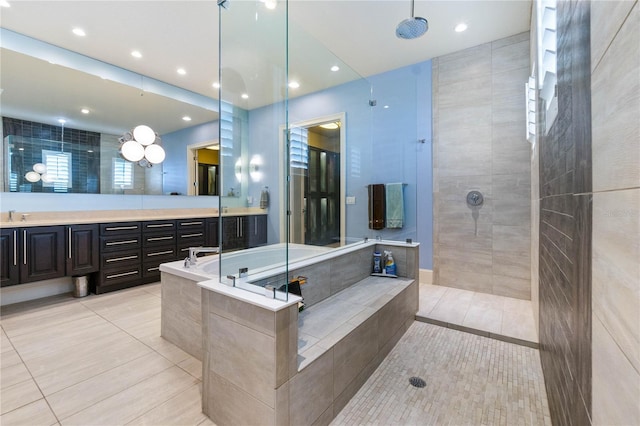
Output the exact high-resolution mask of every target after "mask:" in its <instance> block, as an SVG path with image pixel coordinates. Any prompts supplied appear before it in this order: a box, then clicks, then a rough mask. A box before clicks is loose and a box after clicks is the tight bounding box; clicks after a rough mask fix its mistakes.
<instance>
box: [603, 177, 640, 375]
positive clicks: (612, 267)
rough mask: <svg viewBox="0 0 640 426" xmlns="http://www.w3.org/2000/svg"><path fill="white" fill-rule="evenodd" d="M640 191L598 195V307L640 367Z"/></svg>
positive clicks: (604, 319) (618, 341) (607, 326)
mask: <svg viewBox="0 0 640 426" xmlns="http://www.w3.org/2000/svg"><path fill="white" fill-rule="evenodd" d="M639 206H640V189H631V190H627V191H612V192H603V193H597V194H594V195H593V228H592V229H593V231H592V232H593V255H592V256H593V258H592V262H593V272H592V273H593V278H592V280H593V303H592V304H593V311H594V314H595V315H597V316H598V317H599V318H600V321H602V323H603V324H604V326H605V327H606V329H607V330H608V332H609V334H611V336H612V338H613V340H615V342H616V344H617V345H618V346H619V347H620V348H621V349H622V351H623V352H624V353H625V354H626V356H627V358H629V360H630V362H631V363H632V365H633V366H634V368H635V369H636V370H638V371H640V350H639V349H638V348H640V263H639V262H638V259H640V240H639V239H638V236H639V235H640V208H639Z"/></svg>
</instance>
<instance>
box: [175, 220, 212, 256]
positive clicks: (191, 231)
mask: <svg viewBox="0 0 640 426" xmlns="http://www.w3.org/2000/svg"><path fill="white" fill-rule="evenodd" d="M205 221H206V219H205V218H197V219H178V220H177V221H176V224H177V249H178V259H184V258H185V257H187V256H189V247H202V246H204V245H205V243H206V238H205Z"/></svg>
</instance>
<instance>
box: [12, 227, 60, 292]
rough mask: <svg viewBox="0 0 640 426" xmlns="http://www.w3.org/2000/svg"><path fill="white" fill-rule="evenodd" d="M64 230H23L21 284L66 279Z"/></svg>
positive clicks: (49, 228)
mask: <svg viewBox="0 0 640 426" xmlns="http://www.w3.org/2000/svg"><path fill="white" fill-rule="evenodd" d="M64 228H65V227H64V226H37V227H33V228H21V230H20V231H21V233H22V235H21V237H22V241H21V244H20V245H21V246H22V247H21V248H20V282H21V283H30V282H34V281H42V280H48V279H52V278H60V277H64V274H65V261H64V259H65V248H64V243H65V239H64Z"/></svg>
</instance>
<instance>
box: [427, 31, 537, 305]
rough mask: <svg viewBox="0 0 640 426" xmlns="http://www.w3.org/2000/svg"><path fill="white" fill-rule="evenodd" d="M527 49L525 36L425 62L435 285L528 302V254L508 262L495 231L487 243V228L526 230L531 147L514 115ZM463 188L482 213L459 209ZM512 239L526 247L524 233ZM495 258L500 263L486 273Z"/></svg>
mask: <svg viewBox="0 0 640 426" xmlns="http://www.w3.org/2000/svg"><path fill="white" fill-rule="evenodd" d="M529 50H530V49H529V34H528V33H526V32H525V33H522V34H517V35H515V36H511V37H507V38H505V39H502V40H497V41H495V42H492V43H486V44H483V45H480V46H476V47H473V48H470V49H466V50H463V51H460V52H455V53H453V54H450V55H446V56H443V57H439V58H436V59H435V60H434V61H433V67H434V72H433V108H434V114H433V115H434V117H433V121H434V123H433V132H434V146H433V157H434V170H433V174H434V250H433V253H434V255H433V257H434V268H433V269H434V271H433V278H434V283H436V284H440V285H446V286H453V287H458V288H463V289H467V290H474V291H481V292H487V293H493V292H494V291H495V292H497V294H506V295H509V296H512V297H522V298H524V299H529V298H530V294H529V293H530V287H529V285H528V284H527V283H528V281H529V280H528V278H527V275H528V274H529V271H530V264H529V253H528V250H529V248H527V249H524V248H522V249H519V250H518V251H517V252H516V253H518V255H520V258H517V259H516V258H515V257H514V255H513V252H510V253H509V255H503V253H506V251H507V250H508V251H511V250H512V248H511V247H508V248H507V249H505V248H504V245H505V244H507V245H509V241H510V240H508V239H506V237H504V236H502V234H500V233H498V237H499V238H498V241H497V242H496V241H494V226H495V225H501V226H512V227H519V228H521V229H523V230H525V229H526V230H528V227H529V221H530V205H531V199H530V189H529V185H530V177H529V174H530V156H531V153H530V150H531V146H530V144H529V143H528V142H527V141H526V139H525V115H524V112H523V110H522V109H523V102H522V100H523V99H522V98H523V90H524V89H523V86H524V82H525V81H526V80H527V78H528V74H529V71H528V70H529V68H530V67H529V57H530V55H529ZM471 190H477V191H480V192H481V193H482V194H483V195H484V204H483V205H482V207H480V208H470V207H469V206H467V203H466V196H467V193H468V192H469V191H471ZM519 238H523V241H524V242H525V243H526V245H527V246H529V245H530V235H521V236H519ZM514 244H515V243H514ZM496 254H497V256H496ZM496 257H498V258H501V259H504V260H503V261H502V262H501V263H498V264H497V265H496V268H495V269H496V270H495V271H494V261H495V258H496ZM500 277H505V278H506V279H499V278H500ZM503 282H504V283H505V284H504V289H501V288H500V283H503Z"/></svg>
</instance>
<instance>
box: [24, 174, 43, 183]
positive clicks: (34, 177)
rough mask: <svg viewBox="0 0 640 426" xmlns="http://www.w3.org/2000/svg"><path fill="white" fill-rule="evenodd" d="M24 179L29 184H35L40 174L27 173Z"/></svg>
mask: <svg viewBox="0 0 640 426" xmlns="http://www.w3.org/2000/svg"><path fill="white" fill-rule="evenodd" d="M24 177H25V179H27V180H28V181H29V182H33V183H36V182H38V181H39V180H40V173H38V172H27V174H26V175H24Z"/></svg>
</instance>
